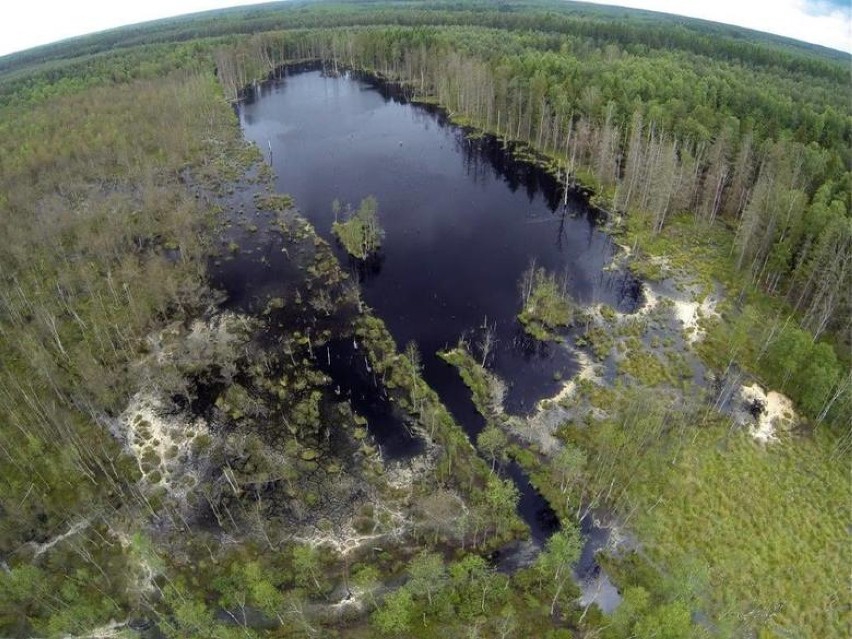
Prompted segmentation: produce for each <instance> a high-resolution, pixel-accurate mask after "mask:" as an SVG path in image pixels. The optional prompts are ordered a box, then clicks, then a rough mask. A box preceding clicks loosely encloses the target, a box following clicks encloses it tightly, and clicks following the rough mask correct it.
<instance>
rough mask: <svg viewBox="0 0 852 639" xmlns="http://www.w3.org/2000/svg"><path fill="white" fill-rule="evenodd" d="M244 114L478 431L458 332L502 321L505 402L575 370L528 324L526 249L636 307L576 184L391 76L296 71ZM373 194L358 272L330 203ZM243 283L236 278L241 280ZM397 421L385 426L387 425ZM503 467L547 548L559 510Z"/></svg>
mask: <svg viewBox="0 0 852 639" xmlns="http://www.w3.org/2000/svg"><path fill="white" fill-rule="evenodd" d="M239 117H240V122H241V125H242V128H243V130H244V132H245V135H246V138H247V139H249V140H250V141H253V142H255V143H256V144H257V145H258V147H259V148H260V149H262V150H263V151H264V153H265V154H266V155H267V157H268V159H269V160H270V161H271V163H272V166H273V168H274V170H275V173H276V176H277V177H276V185H275V186H276V190H277V191H278V192H280V193H289V194H291V195H292V196H293V197H294V198H295V200H296V204H297V206H298V207H299V210H300V211H301V212H302V214H303V215H304V216H305V217H306V218H307V219H308V220H309V221H310V222H311V223H312V224H313V225H314V227H315V228H316V230H317V232H318V233H319V234H320V235H321V236H322V237H324V238H325V239H326V240H328V241H329V242H330V243H331V244H332V245H333V246H334V247H335V251H336V253H337V256H338V258H339V259H340V261H341V263H342V264H344V265H346V264H347V263H349V264H350V267H351V268H353V271H354V274H355V275H356V276H357V277H359V278H360V281H361V288H362V293H363V298H364V300H365V301H366V303H367V304H368V305H369V306H371V307H372V308H373V309H374V311H375V313H376V315H378V316H379V317H381V318H382V319H383V320H384V322H385V323H386V324H387V326H388V328H389V330H390V331H391V333H392V334H393V336H394V338H395V339H396V342H397V344H398V346H399V347H400V348H402V347H404V346H405V344H406V343H407V342H409V341H411V340H413V341H415V342H416V343H417V345H418V346H419V348H420V351H421V353H422V357H423V364H424V371H423V376H424V378H425V380H426V381H427V382H428V383H429V384H430V386H431V387H432V388H434V389H435V390H436V391H437V392H438V394H439V395H440V397H441V399H442V401H443V402H444V403H445V405H446V406H447V407H448V408H449V409H450V411H451V412H452V413H453V415H454V416H455V418H456V419H457V420H458V421H459V423H460V424H461V425H462V426H463V427H464V429H465V430H466V431H467V432H468V434H469V435H470V436H471V437H475V435H476V434H477V433H478V432H479V431H480V430H481V429H482V427H483V426H484V420H483V419H482V417H481V416H480V415H479V414H478V413H477V412H476V410H475V409H474V406H473V404H472V402H471V400H470V392H469V390H468V389H467V388H466V387H465V386H464V385H463V383H462V381H461V378H460V377H459V375H458V372H457V371H456V370H455V369H454V368H452V367H450V366H449V365H447V364H446V363H444V362H443V361H442V360H440V359H439V358H438V357H436V355H435V353H436V352H437V351H439V350H441V349H444V348H446V347H448V346H453V345H455V344H456V342H457V341H458V339H459V338H460V337H461V336H467V337H468V339H470V341H471V342H472V343H474V344H475V343H476V342H477V340H478V337H479V335H480V333H481V330H482V326H483V325H485V324H488V325H489V326H492V327H493V329H494V332H495V334H496V338H497V342H496V346H495V349H494V352H493V353H492V355H491V357H490V358H489V364H488V367H489V368H490V369H491V370H492V371H494V372H495V373H496V374H497V375H499V376H500V377H501V378H502V379H503V380H505V382H506V384H507V393H506V398H505V406H506V409H507V411H509V412H511V413H516V414H525V413H529V412H530V411H532V410H533V409H534V407H535V404H536V402H537V401H538V400H539V399H541V398H543V397H548V396H552V395H553V394H554V393H555V392H557V391H558V389H559V387H560V386H561V384H562V383H564V380H567V379H569V378H570V377H571V376H572V375H573V374H574V373H576V371H577V368H578V366H577V362H576V360H575V358H574V356H573V354H572V352H571V351H570V349H568V348H566V347H565V346H563V345H561V344H557V343H550V344H539V343H535V342H533V341H531V340H530V339H528V338H527V337H526V336H525V335H524V333H523V331H522V330H521V328H520V326H519V325H518V322H517V320H516V315H517V313H518V311H519V310H520V297H519V293H518V281H519V280H520V278H521V275H522V273H523V271H524V270H525V269H526V268H527V267H528V265H529V264H530V261H531V260H533V259H534V260H535V261H536V264H537V265H538V266H541V267H544V268H546V269H547V270H549V271H552V272H554V273H557V274H559V275H564V276H565V277H566V278H567V281H568V283H569V288H570V292H571V295H572V296H573V298H574V299H575V300H576V301H577V302H579V303H581V304H588V303H596V302H605V303H607V304H609V305H611V306H613V307H615V308H617V309H619V310H622V311H631V310H634V309H635V307H636V305H637V302H638V300H639V297H640V293H639V291H640V287H639V285H638V283H637V282H636V281H635V280H634V279H633V278H632V277H630V276H629V275H626V274H625V273H623V272H617V271H606V270H604V267H605V266H606V265H607V264H608V263H609V262H610V260H611V258H612V255H613V251H614V250H615V248H614V246H613V244H612V242H611V240H610V238H609V237H608V236H607V235H605V234H604V233H602V232H601V231H600V230H599V229H598V216H597V214H596V213H595V212H594V211H592V209H590V208H589V206H588V205H587V203H586V201H585V198H584V197H583V196H582V195H581V194H579V193H569V195H568V197H567V200H564V199H563V195H564V194H563V189H562V187H561V185H560V184H559V183H558V182H557V181H556V180H555V179H554V178H553V177H551V176H549V175H548V174H547V173H545V172H544V171H542V170H541V169H539V168H537V167H536V166H534V165H532V164H529V163H525V162H519V161H517V160H514V159H513V158H512V157H511V154H510V152H509V151H507V150H506V149H504V148H503V145H502V143H501V142H500V141H498V140H496V139H494V138H492V137H488V136H486V137H483V138H479V139H470V138H469V137H467V136H466V134H465V131H464V130H462V129H461V128H459V127H457V126H454V125H452V124H450V123H449V122H448V120H447V117H446V116H445V115H444V114H443V113H442V112H441V111H440V110H438V109H434V108H431V107H424V106H418V105H413V104H410V103H408V102H407V101H406V99H405V98H404V96H403V95H402V94H401V92H400V91H399V90H398V89H395V88H394V87H389V86H387V85H384V84H380V83H377V82H374V81H372V80H370V79H366V78H360V77H354V76H350V75H345V76H340V77H326V76H324V75H323V74H322V73H321V72H320V71H318V70H309V71H301V72H298V73H296V72H293V73H290V74H285V75H284V76H283V77H282V78H281V79H279V80H276V81H274V82H272V83H269V84H266V85H262V86H259V87H258V88H257V91H256V92H255V94H254V95H253V96H251V97H249V98H248V99H247V100H246V101H244V102H243V103H242V104H241V105H240V108H239ZM368 195H373V196H375V197H376V199H377V200H378V203H379V217H380V221H381V224H382V226H383V228H384V230H385V232H386V236H385V240H384V245H383V248H382V250H381V255H380V256H379V258H378V259H377V260H376V261H375V263H373V264H372V265H370V267H369V268H363V267H362V268H358V267H357V265H355V264H354V263H353V262H352V261H351V260H350V259H349V257H348V256H347V255H346V253H345V251H343V249H342V248H341V247H339V246H338V245H337V243H336V242H335V240H334V238H333V236H332V235H331V225H332V222H333V221H334V213H333V211H332V200H334V199H335V198H338V199H340V200H341V201H343V202H350V203H351V204H352V205H353V206H357V204H358V202H359V201H360V200H361V199H362V198H364V197H366V196H368ZM243 275H245V273H243ZM280 278H281V274H280V273H276V272H275V269H268V268H267V269H264V268H258V269H256V270H253V271H252V273H251V279H252V281H251V284H250V287H251V289H252V290H253V291H254V292H255V293H257V292H258V291H267V292H268V291H274V290H275V288H276V286H280V285H281V284H280V281H281V279H280ZM233 284H234V285H233V286H228V287H226V288H230V289H233V290H235V289H237V288H238V286H237V284H238V283H237V282H234V283H233ZM339 350H340V349H336V351H335V354H334V356H333V357H334V361H330V362H329V364H330V366H331V367H332V368H333V369H335V370H333V371H332V372H333V373H336V374H334V375H333V377H336V378H345V377H346V373H345V369H346V368H347V367H350V368H352V370H353V375H361V376H362V377H363V372H361V373H358V372H357V368H358V367H359V366H361V364H360V363H359V362H360V360H359V359H358V358H357V357H354V356H353V354H352V353H349V352H337V351H339ZM474 352H476V348H474ZM329 357H332V356H329ZM353 379H354V378H353ZM354 384H355V386H354V387H353V388H354V390H353V389H350V395H352V396H353V398H354V399H357V400H358V401H359V402H361V403H362V404H363V405H365V406H367V405H369V404H371V403H372V404H376V405H378V404H381V398H370V397H369V392H368V389H369V385H368V384H367V385H365V384H360V385H359V383H358V380H357V379H356V380H355V382H354ZM367 407H369V406H367ZM382 410H384V409H383V408H382V407H381V406H378V407H375V406H374V407H373V410H372V411H367V412H370V413H371V414H381V413H382ZM387 421H388V424H385V425H384V426H385V428H384V430H391V429H392V423H393V422H392V420H390V419H388V420H387ZM400 446H402V447H403V448H404V442H403V443H402V444H400ZM505 471H506V472H507V473H508V476H510V477H511V478H512V479H513V480H514V481H515V482H516V484H517V485H518V487H519V489H520V490H521V495H522V497H521V503H520V505H519V512H520V513H521V515H522V516H523V517H524V519H525V520H526V521H527V523H528V524H529V525H530V527H531V529H532V531H533V539H534V541H535V542H536V543H537V544H538V545H540V544H542V543H543V542H544V541H545V540H546V538H547V537H548V536H549V535H550V534H551V533H552V532H553V531H554V530H556V528H557V527H558V521H556V519H555V516H554V515H553V512H552V511H551V510H550V509H549V508H548V506H547V504H546V502H545V501H544V500H543V499H542V498H541V496H540V495H538V493H537V492H536V491H535V490H534V489H533V488H532V487H531V486H529V483H528V481H527V478H526V477H525V476H524V474H523V472H522V471H521V470H520V468H518V467H517V466H515V465H510V466H509V467H507V468H506V469H505ZM585 532H586V533H587V534H588V533H589V531H585Z"/></svg>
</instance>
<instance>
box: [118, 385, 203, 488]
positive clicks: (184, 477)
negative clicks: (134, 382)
mask: <svg viewBox="0 0 852 639" xmlns="http://www.w3.org/2000/svg"><path fill="white" fill-rule="evenodd" d="M119 424H120V426H121V431H122V434H123V436H124V439H125V442H126V448H127V450H128V452H130V453H131V454H132V455H133V456H134V457H135V458H136V463H137V465H138V467H139V471H140V472H141V473H142V477H143V479H142V481H143V483H145V484H147V485H148V486H150V487H152V488H153V487H155V486H162V487H164V488H165V489H166V490H167V491H168V492H169V493H170V494H171V495H172V496H174V497H176V498H178V499H179V500H183V499H185V498H186V495H187V494H188V493H189V491H191V490H192V489H193V488H195V486H196V485H197V484H198V477H197V476H196V473H195V471H194V469H192V468H191V467H190V464H189V462H190V460H191V459H192V458H193V456H194V453H193V444H194V443H195V442H196V440H197V438H198V437H200V436H202V435H207V434H208V433H209V429H208V427H207V424H206V423H205V422H204V421H203V420H202V419H200V418H195V419H187V417H186V416H185V415H181V414H169V412H168V411H167V409H166V406H165V404H164V402H163V401H162V400H161V399H160V398H158V397H157V396H156V395H155V394H153V393H146V392H138V393H136V395H134V396H133V398H132V399H131V401H130V404H129V405H128V406H127V409H126V410H125V411H124V412H123V413H122V414H121V416H120V418H119Z"/></svg>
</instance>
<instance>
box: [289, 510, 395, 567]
mask: <svg viewBox="0 0 852 639" xmlns="http://www.w3.org/2000/svg"><path fill="white" fill-rule="evenodd" d="M373 508H374V509H375V511H376V513H379V512H382V513H384V514H385V515H387V518H388V520H389V524H388V525H386V526H384V529H379V524H376V527H375V528H374V530H373V531H372V532H368V533H360V532H358V531H357V530H355V526H354V525H353V522H354V518H353V519H351V520H349V521H348V522H346V523H345V524H343V525H342V526H338V527H336V529H335V530H331V531H319V530H318V531H316V532H315V533H313V534H311V535H308V536H298V535H294V536H293V540H294V541H297V542H299V543H303V544H307V545H309V546H312V547H314V548H331V549H332V550H334V552H336V553H337V554H338V555H340V556H341V557H346V556H347V555H350V554H351V553H353V552H354V551H356V550H358V549H359V548H360V547H361V546H364V545H365V544H367V543H369V542H372V541H377V540H379V539H397V540H398V539H401V538H402V536H403V535H404V534H405V532H406V531H407V530H408V528H409V520H408V518H407V517H406V516H405V514H404V513H403V512H402V511H401V510H394V509H392V508H388V507H387V506H385V505H384V504H381V503H380V502H373Z"/></svg>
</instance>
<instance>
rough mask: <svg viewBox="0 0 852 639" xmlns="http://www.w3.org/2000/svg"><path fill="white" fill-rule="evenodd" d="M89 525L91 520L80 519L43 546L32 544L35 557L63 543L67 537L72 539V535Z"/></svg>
mask: <svg viewBox="0 0 852 639" xmlns="http://www.w3.org/2000/svg"><path fill="white" fill-rule="evenodd" d="M90 523H91V520H90V519H88V518H86V519H81V520H80V521H77V522H74V523H73V524H71V526H70V527H69V528H68V530H67V531H65V532H64V533H62V534H61V535H57V536H56V537H54V538H53V539H51V540H50V541H47V542H45V543H43V544H36V543H33V547H34V548H35V556H36V557H38V556H40V555H42V554H44V553H46V552H47V551H48V550H50V549H51V548H53V547H54V546H55V545H56V544H58V543H60V542H63V541H65V540H66V539H68V538H69V537H73V536H74V535H76V534H77V533H78V532H80V531H81V530H84V529H85V528H88V527H89V524H90Z"/></svg>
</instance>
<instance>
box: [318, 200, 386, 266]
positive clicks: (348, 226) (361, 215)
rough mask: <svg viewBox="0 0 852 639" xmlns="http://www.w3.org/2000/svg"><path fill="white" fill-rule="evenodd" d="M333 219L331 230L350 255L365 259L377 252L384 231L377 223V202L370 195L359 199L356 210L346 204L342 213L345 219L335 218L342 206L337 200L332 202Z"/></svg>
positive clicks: (380, 245)
mask: <svg viewBox="0 0 852 639" xmlns="http://www.w3.org/2000/svg"><path fill="white" fill-rule="evenodd" d="M332 209H333V210H334V218H335V221H334V223H333V224H332V225H331V232H332V233H334V235H335V237H336V238H337V239H338V240H339V241H340V243H341V244H342V245H343V248H345V249H346V252H347V253H349V255H351V256H352V257H354V258H356V259H359V260H366V259H368V258H369V257H370V256H372V255H375V254H376V253H378V251H379V249H380V248H381V247H382V240H383V239H384V237H385V232H384V230H383V229H382V227H381V226H380V225H379V213H378V210H379V204H378V202H377V201H376V198H375V197H373V196H372V195H369V196H367V197H365V198H364V199H363V200H361V204H360V205H359V206H358V208H357V209H356V210H353V209H352V207H351V206H350V205H348V204H347V205H346V208H345V210H344V211H343V213H344V218H345V221H344V222H341V221H339V220H338V219H337V218H338V216H339V215H340V213H341V210H342V206H341V204H340V201H339V200H334V202H333V203H332Z"/></svg>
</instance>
